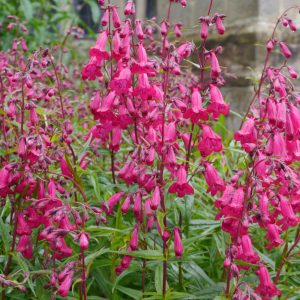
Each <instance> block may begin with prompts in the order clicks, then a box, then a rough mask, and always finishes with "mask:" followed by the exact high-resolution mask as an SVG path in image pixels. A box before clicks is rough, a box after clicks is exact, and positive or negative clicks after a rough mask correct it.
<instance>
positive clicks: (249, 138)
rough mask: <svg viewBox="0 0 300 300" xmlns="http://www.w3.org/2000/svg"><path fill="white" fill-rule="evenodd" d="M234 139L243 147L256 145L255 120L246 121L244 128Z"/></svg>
mask: <svg viewBox="0 0 300 300" xmlns="http://www.w3.org/2000/svg"><path fill="white" fill-rule="evenodd" d="M234 139H235V140H236V141H240V142H241V144H242V145H243V144H248V143H250V144H254V143H256V140H257V131H256V129H255V120H254V119H253V118H250V119H248V120H246V122H245V123H244V125H243V127H242V128H241V129H240V130H239V131H238V132H236V133H235V135H234Z"/></svg>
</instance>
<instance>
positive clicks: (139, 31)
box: [135, 20, 144, 40]
mask: <svg viewBox="0 0 300 300" xmlns="http://www.w3.org/2000/svg"><path fill="white" fill-rule="evenodd" d="M135 26H136V28H135V32H136V36H137V37H138V39H139V40H143V39H144V32H143V28H142V21H141V20H136V21H135Z"/></svg>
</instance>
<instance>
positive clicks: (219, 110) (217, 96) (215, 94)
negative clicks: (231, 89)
mask: <svg viewBox="0 0 300 300" xmlns="http://www.w3.org/2000/svg"><path fill="white" fill-rule="evenodd" d="M209 87H210V89H209V94H210V100H211V102H210V104H209V105H208V107H207V111H208V112H210V113H212V116H213V118H217V117H218V116H219V115H220V114H223V115H227V114H228V113H229V106H228V104H226V103H225V102H224V99H223V96H222V94H221V92H220V90H219V89H218V87H217V86H216V85H214V84H210V85H209Z"/></svg>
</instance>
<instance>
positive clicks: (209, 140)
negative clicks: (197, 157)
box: [198, 124, 223, 156]
mask: <svg viewBox="0 0 300 300" xmlns="http://www.w3.org/2000/svg"><path fill="white" fill-rule="evenodd" d="M222 148H223V145H222V140H221V137H220V136H219V135H218V134H216V133H215V132H214V131H213V130H212V129H211V128H210V127H209V126H208V125H205V124H203V125H202V135H201V137H200V142H199V145H198V149H199V151H200V153H201V155H202V156H207V155H209V154H211V153H212V152H219V151H221V150H222Z"/></svg>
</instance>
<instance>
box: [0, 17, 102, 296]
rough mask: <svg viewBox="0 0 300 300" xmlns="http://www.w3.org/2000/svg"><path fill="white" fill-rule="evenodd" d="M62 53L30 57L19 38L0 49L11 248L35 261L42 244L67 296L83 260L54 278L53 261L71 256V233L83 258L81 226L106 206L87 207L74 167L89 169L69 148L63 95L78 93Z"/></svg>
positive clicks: (1, 173)
mask: <svg viewBox="0 0 300 300" xmlns="http://www.w3.org/2000/svg"><path fill="white" fill-rule="evenodd" d="M8 19H9V20H12V23H10V24H9V25H8V28H7V29H8V30H13V29H14V28H15V27H16V26H19V27H21V29H22V32H27V30H26V27H25V25H24V24H22V23H20V22H19V20H18V19H17V18H16V17H13V16H9V17H8ZM70 34H71V32H70ZM59 51H60V49H59V48H54V49H40V50H38V51H36V52H35V53H33V54H32V55H29V54H27V53H26V52H27V47H26V43H25V39H24V38H23V37H21V38H19V37H16V38H15V39H14V41H13V45H12V47H11V49H10V50H9V51H8V52H6V53H2V52H1V53H0V86H1V89H0V93H1V94H0V100H1V101H0V105H1V110H2V112H3V113H2V114H1V132H2V135H3V139H1V150H3V155H1V169H0V196H1V200H2V205H3V206H4V205H10V206H11V214H10V225H11V227H12V228H13V230H12V235H13V241H12V245H11V252H13V251H17V252H19V253H21V254H22V256H23V257H24V258H26V259H28V260H31V259H33V258H34V256H35V253H36V252H35V251H37V250H36V249H37V248H38V247H39V246H38V245H39V244H43V245H44V247H43V250H42V255H43V256H44V258H43V260H44V265H45V266H48V268H49V269H53V272H52V275H51V282H50V285H51V286H52V290H53V293H54V294H55V293H57V292H58V293H59V294H60V295H61V296H66V295H67V294H68V291H69V288H70V286H71V282H72V278H73V274H74V272H75V271H77V270H78V271H79V274H80V272H81V265H80V262H72V264H71V265H67V267H65V269H64V270H63V271H62V272H61V273H60V274H59V275H57V273H56V272H57V271H56V267H55V266H56V261H57V260H63V259H65V258H68V257H70V256H71V255H72V253H73V249H72V247H71V246H70V245H68V244H70V242H68V239H69V238H68V237H73V239H74V241H75V242H76V243H77V244H78V246H79V247H80V249H81V253H82V254H81V255H83V256H84V253H83V251H85V250H86V249H87V248H88V246H89V235H88V234H87V233H85V231H84V224H85V222H86V221H87V219H88V218H89V213H88V209H89V210H91V211H92V213H93V214H96V215H99V216H100V215H101V213H102V210H101V209H100V208H94V209H93V208H91V207H88V206H84V204H83V203H84V201H82V200H86V199H85V198H86V196H85V194H84V192H83V190H82V186H81V182H80V179H79V178H78V176H77V173H76V168H81V169H85V168H86V167H87V165H88V161H87V158H86V155H82V158H81V160H80V161H77V157H76V155H75V154H74V151H73V148H72V143H73V142H74V133H73V130H74V129H73V125H72V124H71V121H70V120H72V117H73V116H74V107H73V106H72V105H71V103H70V98H69V95H68V93H66V91H67V90H68V89H70V90H76V85H75V81H74V79H75V78H76V73H75V71H74V74H71V75H72V76H69V75H68V69H67V68H66V66H64V65H63V64H62V63H61V62H58V63H57V64H56V65H55V63H54V59H55V58H54V57H55V55H56V54H57V53H59ZM77 74H79V73H78V72H77ZM73 76H74V77H73ZM72 77H73V78H72ZM78 77H79V76H77V78H78ZM79 78H80V77H79ZM62 89H64V94H63V92H62ZM81 199H82V200H81ZM72 201H74V204H73V205H70V203H72ZM7 202H9V204H8V203H7ZM80 203H81V205H80ZM102 220H103V221H105V219H104V218H103V219H102ZM34 245H35V246H34ZM11 262H12V260H11V257H9V258H8V260H7V262H6V267H5V272H4V274H3V275H4V276H7V275H9V272H10V268H11ZM82 272H84V269H83V271H82ZM82 276H84V275H82ZM4 278H5V277H4Z"/></svg>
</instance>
